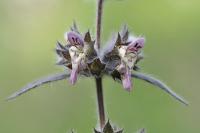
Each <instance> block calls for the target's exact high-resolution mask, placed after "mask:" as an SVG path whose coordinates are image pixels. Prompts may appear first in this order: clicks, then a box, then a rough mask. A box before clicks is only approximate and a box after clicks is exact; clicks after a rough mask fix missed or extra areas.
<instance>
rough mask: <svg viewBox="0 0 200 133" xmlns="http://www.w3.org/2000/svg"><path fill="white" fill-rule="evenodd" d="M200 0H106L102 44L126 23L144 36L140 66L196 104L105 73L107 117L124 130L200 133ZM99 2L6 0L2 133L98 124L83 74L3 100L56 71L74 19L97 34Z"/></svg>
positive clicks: (1, 14)
mask: <svg viewBox="0 0 200 133" xmlns="http://www.w3.org/2000/svg"><path fill="white" fill-rule="evenodd" d="M199 6H200V1H198V0H106V2H105V10H104V17H103V18H104V19H103V28H104V29H103V42H104V43H105V42H106V40H108V38H109V37H110V35H111V33H113V32H116V31H118V30H119V29H120V27H121V26H122V24H125V23H127V24H128V25H129V28H130V30H131V31H132V32H134V33H135V34H136V35H143V36H145V37H146V40H147V41H146V44H145V48H144V52H145V57H146V58H145V60H144V61H143V62H141V64H140V65H141V66H142V71H143V72H145V73H150V74H152V75H154V76H155V77H158V78H160V79H161V80H163V81H165V82H166V83H167V84H168V85H170V86H171V87H172V88H173V89H174V91H176V92H177V93H178V94H180V95H182V96H184V97H185V98H186V99H187V100H188V101H189V102H190V106H188V107H185V106H184V105H182V104H180V103H178V102H177V101H175V100H174V99H173V98H172V97H170V96H169V95H167V94H166V93H163V91H161V90H159V89H157V88H155V87H153V86H151V85H149V84H147V83H144V82H142V81H138V80H134V81H133V82H134V90H133V91H132V92H131V93H127V92H126V91H124V90H123V88H122V86H121V85H120V84H119V83H116V82H114V81H113V80H112V79H111V78H109V77H105V78H104V85H103V86H104V93H105V101H106V110H107V115H108V117H109V119H110V120H111V121H112V122H113V123H114V124H115V125H118V126H119V127H122V128H124V129H125V133H135V132H136V131H137V130H138V129H140V128H142V127H145V128H146V129H147V131H148V133H198V132H200V115H199V113H200V104H199V102H200V96H199V93H200V90H199V75H200V70H199V67H200V61H199V56H200V53H199V50H200V45H199V42H200V37H199V35H200V8H199ZM95 9H96V1H95V0H1V1H0V133H67V132H69V131H70V130H71V129H73V128H74V129H75V131H77V132H78V133H90V132H92V131H93V128H94V127H96V123H97V121H98V119H97V113H96V111H97V108H96V90H95V83H94V80H93V79H92V78H91V79H88V78H79V80H78V83H77V84H76V86H71V85H69V82H68V81H67V80H66V81H59V82H56V83H52V84H49V85H45V86H42V87H40V88H38V89H36V90H33V91H31V92H30V93H28V94H25V95H23V96H21V97H19V98H17V99H16V100H14V101H12V102H5V101H4V99H5V98H6V97H7V96H8V95H10V94H11V93H12V92H14V91H16V90H18V89H19V88H21V87H22V86H24V85H25V84H26V83H28V82H30V81H32V80H35V79H37V78H39V77H42V76H46V75H49V74H51V73H56V72H61V71H63V68H60V67H58V66H55V65H54V64H55V62H56V55H55V53H54V48H55V42H56V40H60V41H62V42H64V39H63V34H64V32H66V31H68V30H69V27H70V25H71V24H72V22H73V20H76V21H77V23H78V24H79V27H80V29H81V31H83V32H86V31H87V30H88V29H90V30H91V31H92V32H93V33H94V32H95V14H96V13H95Z"/></svg>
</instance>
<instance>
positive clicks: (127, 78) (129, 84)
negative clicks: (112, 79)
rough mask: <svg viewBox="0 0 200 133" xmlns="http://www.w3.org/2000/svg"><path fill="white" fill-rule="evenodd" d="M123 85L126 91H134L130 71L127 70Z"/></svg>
mask: <svg viewBox="0 0 200 133" xmlns="http://www.w3.org/2000/svg"><path fill="white" fill-rule="evenodd" d="M122 84H123V87H124V89H126V90H127V91H131V89H132V82H131V74H130V71H129V70H126V73H125V74H124V75H123V78H122Z"/></svg>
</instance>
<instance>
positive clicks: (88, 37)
mask: <svg viewBox="0 0 200 133" xmlns="http://www.w3.org/2000/svg"><path fill="white" fill-rule="evenodd" d="M84 41H85V42H87V43H90V42H91V41H92V39H91V35H90V32H89V31H88V32H87V33H86V34H85V37H84Z"/></svg>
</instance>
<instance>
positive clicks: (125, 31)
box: [120, 25, 129, 42]
mask: <svg viewBox="0 0 200 133" xmlns="http://www.w3.org/2000/svg"><path fill="white" fill-rule="evenodd" d="M120 33H121V35H122V41H123V42H127V41H128V37H129V31H128V27H127V25H124V26H123V28H122V30H121V32H120Z"/></svg>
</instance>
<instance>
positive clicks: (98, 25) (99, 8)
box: [95, 0, 104, 52]
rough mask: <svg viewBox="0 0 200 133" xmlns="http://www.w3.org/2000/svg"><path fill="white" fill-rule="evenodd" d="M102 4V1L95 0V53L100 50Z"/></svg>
mask: <svg viewBox="0 0 200 133" xmlns="http://www.w3.org/2000/svg"><path fill="white" fill-rule="evenodd" d="M103 2H104V0H97V19H96V28H97V29H96V44H95V49H96V50H97V52H98V51H99V49H100V44H101V26H102V24H101V22H102V14H103Z"/></svg>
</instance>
